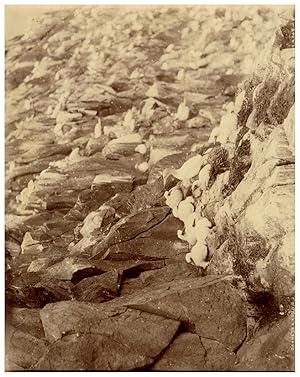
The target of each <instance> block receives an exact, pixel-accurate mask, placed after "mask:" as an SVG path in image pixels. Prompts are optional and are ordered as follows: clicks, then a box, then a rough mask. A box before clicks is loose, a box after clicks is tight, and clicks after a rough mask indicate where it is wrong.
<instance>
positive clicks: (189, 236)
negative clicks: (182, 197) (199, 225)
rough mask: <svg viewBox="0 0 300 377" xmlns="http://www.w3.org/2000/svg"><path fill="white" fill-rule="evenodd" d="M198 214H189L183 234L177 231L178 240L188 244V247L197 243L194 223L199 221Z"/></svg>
mask: <svg viewBox="0 0 300 377" xmlns="http://www.w3.org/2000/svg"><path fill="white" fill-rule="evenodd" d="M200 218H201V215H200V213H197V212H193V213H191V214H190V215H189V216H188V218H187V219H186V221H185V223H184V232H183V231H182V230H178V231H177V236H178V238H179V239H181V240H183V241H186V242H188V244H189V245H190V246H194V245H195V243H196V242H197V237H196V232H195V229H196V222H197V221H198V220H200Z"/></svg>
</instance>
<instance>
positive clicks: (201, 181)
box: [192, 164, 211, 191]
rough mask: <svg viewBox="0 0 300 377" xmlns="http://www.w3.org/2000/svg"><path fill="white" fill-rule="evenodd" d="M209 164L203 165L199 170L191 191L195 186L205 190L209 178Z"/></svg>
mask: <svg viewBox="0 0 300 377" xmlns="http://www.w3.org/2000/svg"><path fill="white" fill-rule="evenodd" d="M210 172H211V165H210V164H207V165H205V166H204V167H203V168H202V169H201V170H200V172H199V175H198V179H197V181H195V182H193V184H192V191H194V190H195V187H198V188H200V189H201V190H202V191H205V190H206V189H207V186H208V182H209V179H210Z"/></svg>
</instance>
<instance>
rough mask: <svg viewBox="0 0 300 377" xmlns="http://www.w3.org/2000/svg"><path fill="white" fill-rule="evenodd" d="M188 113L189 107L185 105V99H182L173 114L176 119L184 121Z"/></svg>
mask: <svg viewBox="0 0 300 377" xmlns="http://www.w3.org/2000/svg"><path fill="white" fill-rule="evenodd" d="M189 113H190V109H189V108H188V106H187V105H186V100H185V99H184V100H183V102H181V103H180V104H179V106H178V109H177V113H176V115H175V117H176V119H178V120H181V121H185V120H187V119H188V117H189Z"/></svg>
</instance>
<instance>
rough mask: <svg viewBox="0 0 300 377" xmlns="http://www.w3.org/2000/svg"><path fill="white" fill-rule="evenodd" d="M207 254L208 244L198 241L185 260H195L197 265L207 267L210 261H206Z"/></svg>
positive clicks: (188, 261)
mask: <svg viewBox="0 0 300 377" xmlns="http://www.w3.org/2000/svg"><path fill="white" fill-rule="evenodd" d="M207 254H208V250H207V245H205V244H202V243H199V242H197V243H196V244H195V245H194V246H193V247H192V249H191V252H190V253H187V254H186V256H185V260H186V261H187V263H191V262H193V263H194V264H195V265H196V266H199V267H202V268H203V269H205V268H206V267H207V266H208V265H209V262H207V261H206V258H207Z"/></svg>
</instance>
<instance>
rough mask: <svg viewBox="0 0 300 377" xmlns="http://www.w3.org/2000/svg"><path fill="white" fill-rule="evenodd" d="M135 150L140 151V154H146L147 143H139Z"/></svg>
mask: <svg viewBox="0 0 300 377" xmlns="http://www.w3.org/2000/svg"><path fill="white" fill-rule="evenodd" d="M135 151H136V152H138V153H140V154H146V153H147V147H146V145H145V144H139V145H138V146H137V147H136V148H135Z"/></svg>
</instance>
